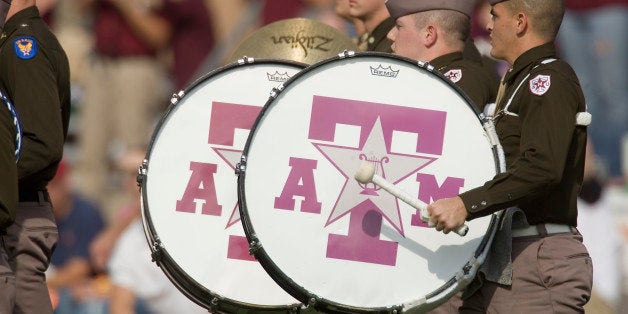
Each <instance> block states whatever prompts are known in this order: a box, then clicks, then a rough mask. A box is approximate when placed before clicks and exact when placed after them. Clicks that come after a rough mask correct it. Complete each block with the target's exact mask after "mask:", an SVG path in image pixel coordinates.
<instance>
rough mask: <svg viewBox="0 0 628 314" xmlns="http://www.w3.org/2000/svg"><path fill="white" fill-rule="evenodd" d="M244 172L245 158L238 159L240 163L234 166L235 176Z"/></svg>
mask: <svg viewBox="0 0 628 314" xmlns="http://www.w3.org/2000/svg"><path fill="white" fill-rule="evenodd" d="M245 171H246V156H244V155H243V156H242V157H240V162H239V163H237V164H236V166H235V174H236V175H240V174H243V173H244V172H245Z"/></svg>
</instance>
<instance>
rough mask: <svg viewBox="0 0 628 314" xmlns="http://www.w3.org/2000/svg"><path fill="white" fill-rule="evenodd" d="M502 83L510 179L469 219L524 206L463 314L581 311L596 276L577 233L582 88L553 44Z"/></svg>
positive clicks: (502, 129)
mask: <svg viewBox="0 0 628 314" xmlns="http://www.w3.org/2000/svg"><path fill="white" fill-rule="evenodd" d="M499 2H502V1H495V0H492V1H491V4H492V5H495V4H497V3H499ZM503 82H504V83H505V93H504V97H502V98H501V99H500V100H499V102H498V104H497V112H496V113H495V118H494V119H495V127H496V130H497V134H498V136H499V139H500V142H501V144H502V146H503V149H504V153H505V156H506V163H507V166H506V169H507V171H506V172H505V173H502V174H498V175H497V176H495V178H494V179H492V180H490V181H488V182H486V184H484V186H482V187H478V188H476V189H473V190H470V191H467V192H465V193H462V194H461V195H460V198H461V199H462V201H463V202H464V205H465V207H466V209H467V211H468V216H467V219H473V218H476V217H480V216H485V215H489V214H491V213H494V212H496V211H498V210H500V209H504V208H507V207H509V206H517V207H516V208H510V209H508V210H506V211H505V213H504V217H503V219H504V221H503V224H502V227H501V229H500V230H498V232H497V235H496V236H495V240H494V242H493V245H492V247H491V252H490V253H489V256H488V257H487V259H486V261H485V263H484V265H482V267H481V269H480V273H479V274H478V276H476V279H475V280H474V282H473V283H472V284H471V285H470V286H469V287H468V288H467V291H466V293H465V296H464V297H463V298H465V299H466V300H465V302H464V304H463V307H462V308H461V312H467V311H469V312H476V311H480V312H485V311H488V310H490V311H497V312H500V313H501V312H504V311H508V310H512V309H513V306H514V308H516V309H517V311H519V312H522V313H532V312H535V313H541V312H543V313H545V312H559V313H565V312H570V313H571V312H583V308H582V307H583V306H584V304H586V303H587V301H588V299H589V297H590V294H591V286H592V272H593V269H592V262H591V258H590V256H589V254H588V252H587V249H586V248H585V247H584V245H583V244H582V236H581V235H580V234H579V232H578V231H577V229H576V228H575V226H576V223H577V214H578V210H577V207H576V199H577V196H578V193H579V191H580V187H581V185H582V179H583V169H584V157H585V147H586V140H587V134H586V127H584V126H580V125H577V123H576V122H577V119H576V116H577V114H578V113H579V112H584V111H585V110H586V108H585V101H584V96H583V94H582V90H581V87H580V84H579V82H578V79H577V77H576V74H575V73H574V71H573V70H572V69H571V67H570V66H569V65H568V64H567V63H566V62H564V61H562V60H558V59H557V56H556V51H555V48H554V46H553V43H546V44H543V45H540V46H537V47H534V48H532V49H529V50H528V51H526V52H524V53H523V54H521V55H520V56H519V57H518V58H517V59H516V60H515V62H514V63H513V66H512V69H511V70H509V72H508V73H507V75H506V76H505V78H504V80H503ZM549 293H551V298H548V294H549ZM549 299H551V300H549Z"/></svg>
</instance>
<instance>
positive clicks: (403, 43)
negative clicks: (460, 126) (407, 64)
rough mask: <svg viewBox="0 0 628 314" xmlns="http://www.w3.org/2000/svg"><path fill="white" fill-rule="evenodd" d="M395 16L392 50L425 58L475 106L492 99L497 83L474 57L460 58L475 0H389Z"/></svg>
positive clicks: (481, 108) (482, 107)
mask: <svg viewBox="0 0 628 314" xmlns="http://www.w3.org/2000/svg"><path fill="white" fill-rule="evenodd" d="M386 7H387V8H388V11H389V12H390V15H391V16H392V17H393V18H394V19H395V20H396V21H395V27H393V28H392V29H391V30H390V32H388V38H389V39H390V40H391V41H392V42H393V43H392V51H393V53H395V54H397V55H400V56H404V57H408V58H412V59H415V60H420V61H426V62H429V63H430V64H432V65H433V66H434V67H435V68H436V69H437V70H438V71H439V72H441V73H443V74H444V75H445V76H446V77H447V78H449V79H450V80H451V81H452V82H454V83H455V84H456V85H458V86H459V87H460V88H461V89H462V90H463V91H464V92H465V93H466V94H467V95H468V96H469V98H470V99H471V101H473V103H474V104H475V105H476V107H477V109H478V110H480V112H481V111H483V110H484V107H485V106H486V105H487V104H489V103H493V102H495V97H496V95H497V85H496V84H493V83H492V82H494V81H493V80H492V79H491V78H490V77H489V76H488V74H487V73H486V71H485V70H484V69H483V68H482V66H481V64H479V63H478V62H476V61H472V60H467V59H465V58H463V50H464V49H465V42H467V40H468V38H469V36H470V33H471V17H470V16H471V14H472V12H473V9H474V7H475V1H474V0H447V1H442V0H441V1H439V0H426V1H406V0H388V1H387V2H386Z"/></svg>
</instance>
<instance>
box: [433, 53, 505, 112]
mask: <svg viewBox="0 0 628 314" xmlns="http://www.w3.org/2000/svg"><path fill="white" fill-rule="evenodd" d="M430 64H431V65H433V66H434V68H436V69H437V70H438V72H440V73H443V75H445V77H447V78H448V79H450V80H451V81H452V82H454V83H455V84H456V85H458V87H460V88H461V89H462V91H464V92H465V94H467V96H469V99H471V101H473V104H475V106H476V107H477V109H478V110H479V111H480V112H482V111H484V107H485V106H486V104H489V103H493V102H495V97H496V96H497V85H493V84H491V83H493V81H492V80H491V78H490V77H489V76H488V74H487V73H486V71H484V69H483V68H482V66H481V65H480V64H478V63H477V62H475V61H470V60H468V59H465V58H464V57H463V53H462V52H452V53H448V54H446V55H442V56H440V57H437V58H435V59H434V60H432V61H430Z"/></svg>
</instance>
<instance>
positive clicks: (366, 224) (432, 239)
mask: <svg viewBox="0 0 628 314" xmlns="http://www.w3.org/2000/svg"><path fill="white" fill-rule="evenodd" d="M248 141H249V142H248V143H247V147H246V148H245V152H244V154H245V156H246V157H247V163H246V170H245V172H244V176H243V180H242V177H241V180H240V184H241V189H240V192H242V193H241V195H240V197H241V198H243V199H244V200H245V202H244V203H245V204H243V208H242V209H243V210H244V215H243V219H244V224H245V225H244V227H245V230H246V232H247V235H248V236H250V237H251V238H253V239H257V240H258V241H259V244H260V245H261V249H260V250H259V255H258V258H260V262H261V263H262V264H263V265H264V267H265V268H266V269H267V271H270V272H274V273H275V276H273V277H277V278H279V283H280V284H281V285H282V286H284V287H285V288H289V289H291V290H294V291H297V292H296V293H295V294H296V295H297V298H299V299H303V300H302V301H304V302H305V301H307V299H306V296H307V295H313V296H316V298H320V299H321V300H322V301H319V302H328V303H329V304H334V305H339V306H340V307H343V306H346V307H357V308H381V307H391V306H395V305H401V304H405V305H406V307H407V305H408V304H410V303H417V302H419V303H420V300H421V299H422V298H426V297H428V296H429V295H431V294H433V293H434V292H435V291H436V290H438V289H440V288H441V287H443V286H444V285H445V283H447V281H449V280H450V279H452V278H453V277H454V276H455V275H456V274H457V273H459V272H461V269H462V268H463V266H465V264H466V263H468V262H469V261H470V260H471V259H472V257H473V256H476V251H477V250H478V248H480V247H481V246H482V242H483V241H485V236H486V235H487V233H488V231H489V229H490V228H492V226H493V224H492V223H491V221H492V220H491V217H485V218H480V219H475V220H473V221H471V222H469V223H468V224H469V233H468V234H467V236H465V237H460V236H458V235H456V234H454V233H450V234H448V235H445V234H443V233H440V232H437V231H435V230H434V229H431V228H427V227H426V226H425V224H422V223H420V222H419V221H418V213H417V211H416V210H415V209H413V208H411V207H410V206H408V205H406V204H404V203H401V202H400V201H399V202H398V201H397V200H396V199H395V198H394V197H392V196H391V195H389V194H387V193H386V192H384V191H383V190H373V188H372V187H368V186H367V187H366V188H365V187H363V186H360V185H359V184H358V182H357V181H356V180H354V179H353V176H354V174H355V171H356V170H357V168H358V167H359V165H360V163H361V161H362V160H364V159H368V160H370V161H375V160H376V161H377V162H375V164H377V167H378V171H379V173H380V175H382V176H384V177H385V178H386V179H387V180H389V181H391V182H392V183H394V184H395V185H396V186H397V187H399V188H401V189H403V190H404V191H406V192H407V193H409V194H410V195H412V196H414V197H416V198H418V199H421V200H423V201H424V202H433V201H434V200H435V199H440V198H443V197H451V196H455V195H457V194H459V193H461V192H463V191H466V190H468V189H471V188H474V187H477V186H480V185H482V184H483V183H484V182H485V181H486V180H488V179H490V178H492V177H493V176H494V175H495V174H496V169H498V167H497V164H496V163H497V162H496V160H495V158H494V155H493V149H492V146H491V144H490V143H489V140H488V138H487V136H486V134H485V132H484V129H483V127H482V123H481V121H480V120H479V118H478V116H477V113H476V112H475V111H474V110H473V109H472V108H471V106H470V105H469V102H468V101H467V100H466V98H465V97H464V96H462V94H461V93H460V92H459V90H458V89H456V88H455V87H454V86H453V84H451V83H450V82H448V81H446V80H445V79H444V78H443V77H442V76H440V75H437V74H434V73H432V72H430V71H428V70H425V69H423V68H421V67H419V66H417V64H416V63H411V62H409V61H408V60H407V59H402V58H398V57H392V56H390V57H385V56H383V55H374V54H357V55H356V56H354V57H350V58H336V59H335V60H331V61H327V62H322V63H320V64H317V65H315V66H312V67H310V68H308V69H306V70H304V71H303V72H301V73H299V74H298V75H297V76H295V77H294V78H293V79H291V80H290V81H289V82H288V83H287V84H285V88H284V89H283V91H282V92H281V93H279V95H278V96H277V97H276V99H274V100H272V101H269V103H268V104H267V108H266V109H265V112H264V114H263V116H262V117H261V120H260V121H259V123H257V124H256V126H255V127H254V129H253V131H252V133H251V135H250V137H249V139H248ZM382 168H383V172H382ZM266 258H267V260H265V259H266ZM301 296H302V297H301Z"/></svg>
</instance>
